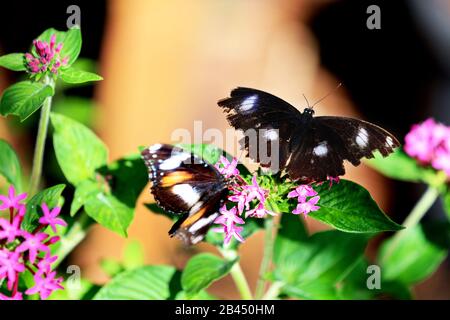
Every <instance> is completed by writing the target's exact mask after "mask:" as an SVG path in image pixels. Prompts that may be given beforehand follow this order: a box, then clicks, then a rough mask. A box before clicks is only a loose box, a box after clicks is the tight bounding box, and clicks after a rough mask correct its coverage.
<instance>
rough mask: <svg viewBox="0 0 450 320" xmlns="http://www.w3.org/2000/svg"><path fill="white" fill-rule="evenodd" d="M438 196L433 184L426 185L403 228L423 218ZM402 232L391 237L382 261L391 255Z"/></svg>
mask: <svg viewBox="0 0 450 320" xmlns="http://www.w3.org/2000/svg"><path fill="white" fill-rule="evenodd" d="M438 197H439V190H438V189H437V188H435V187H433V186H428V189H427V190H426V191H425V193H424V194H423V195H422V197H421V198H420V199H419V201H418V202H417V203H416V205H415V206H414V208H413V209H412V210H411V212H410V213H409V215H408V216H407V217H406V219H405V221H404V222H403V226H404V227H405V229H409V228H412V227H414V226H415V225H417V224H418V223H419V221H420V220H421V219H422V218H423V216H424V215H425V213H427V211H428V210H429V209H430V208H431V206H432V205H433V204H434V202H435V201H436V199H437V198H438ZM403 234H404V232H402V230H400V231H399V232H397V233H396V234H395V235H394V236H393V237H392V242H391V245H390V246H389V249H388V251H387V252H386V254H385V255H384V257H383V261H385V260H386V259H387V258H389V257H390V256H391V254H392V253H393V252H394V251H395V249H396V247H397V246H398V244H399V241H400V239H401V238H402V236H403Z"/></svg>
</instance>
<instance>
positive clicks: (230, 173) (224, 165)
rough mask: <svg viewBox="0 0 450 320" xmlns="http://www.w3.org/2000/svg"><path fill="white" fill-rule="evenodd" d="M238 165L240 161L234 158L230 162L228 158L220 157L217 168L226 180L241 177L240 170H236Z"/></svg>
mask: <svg viewBox="0 0 450 320" xmlns="http://www.w3.org/2000/svg"><path fill="white" fill-rule="evenodd" d="M237 165H238V160H237V159H236V158H233V160H232V161H231V162H230V161H228V159H227V158H226V157H224V156H220V159H219V162H217V163H216V165H215V167H216V168H217V170H218V171H219V172H220V173H221V174H223V175H224V176H225V178H231V177H234V176H237V175H239V170H238V169H237V168H236V167H237Z"/></svg>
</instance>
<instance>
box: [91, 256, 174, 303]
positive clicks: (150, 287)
mask: <svg viewBox="0 0 450 320" xmlns="http://www.w3.org/2000/svg"><path fill="white" fill-rule="evenodd" d="M175 272H176V270H175V268H174V267H171V266H164V265H161V266H145V267H141V268H138V269H134V270H127V271H124V272H122V273H120V274H118V275H117V276H115V277H114V278H113V279H112V280H111V281H110V282H109V283H107V284H106V285H105V286H104V287H103V288H101V289H100V291H99V292H98V293H97V294H96V295H95V297H94V300H165V299H168V298H169V297H170V294H171V292H170V287H171V282H172V279H173V277H174V275H175Z"/></svg>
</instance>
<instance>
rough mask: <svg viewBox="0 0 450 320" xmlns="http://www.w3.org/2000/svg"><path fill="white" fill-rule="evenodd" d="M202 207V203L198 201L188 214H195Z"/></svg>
mask: <svg viewBox="0 0 450 320" xmlns="http://www.w3.org/2000/svg"><path fill="white" fill-rule="evenodd" d="M202 205H203V201H199V202H197V203H196V204H195V205H194V206H193V207H192V208H191V210H189V213H191V214H192V213H195V212H197V211H198V210H199V209H200V208H201V207H202Z"/></svg>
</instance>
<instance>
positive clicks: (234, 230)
mask: <svg viewBox="0 0 450 320" xmlns="http://www.w3.org/2000/svg"><path fill="white" fill-rule="evenodd" d="M243 229H244V228H243V227H238V226H236V225H232V226H231V228H227V226H223V227H222V228H215V229H214V231H216V232H223V233H225V239H224V241H223V243H224V244H228V243H230V241H231V239H232V238H233V237H234V238H235V239H236V240H237V241H239V242H244V241H245V240H244V238H243V237H242V235H241V232H242V230H243Z"/></svg>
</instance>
